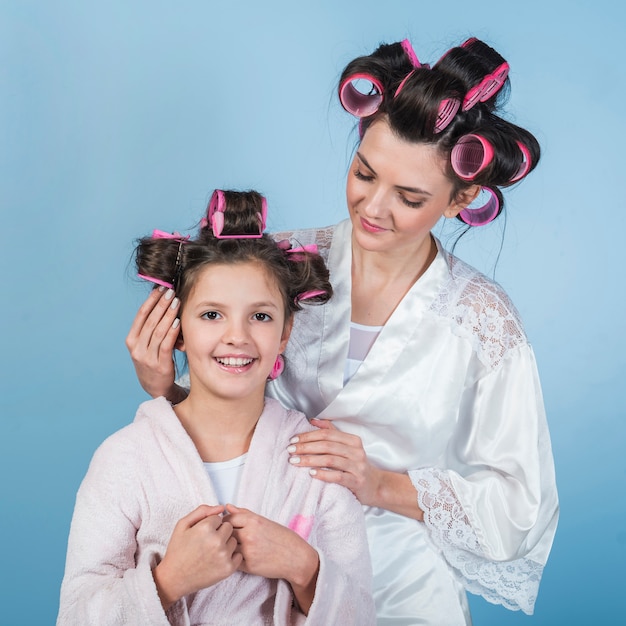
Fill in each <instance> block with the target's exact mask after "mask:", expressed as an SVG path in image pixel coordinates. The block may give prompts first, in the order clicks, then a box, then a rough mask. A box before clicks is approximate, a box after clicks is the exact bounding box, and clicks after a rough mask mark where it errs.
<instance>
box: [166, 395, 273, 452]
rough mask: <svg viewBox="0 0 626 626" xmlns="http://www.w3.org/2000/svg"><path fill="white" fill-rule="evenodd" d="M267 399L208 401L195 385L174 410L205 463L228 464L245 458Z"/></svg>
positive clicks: (217, 399)
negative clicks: (221, 462)
mask: <svg viewBox="0 0 626 626" xmlns="http://www.w3.org/2000/svg"><path fill="white" fill-rule="evenodd" d="M264 402H265V400H264V396H262V395H261V396H260V397H257V396H255V397H250V398H246V399H225V398H216V397H214V396H212V397H207V394H204V393H202V392H200V391H198V390H197V389H196V391H195V393H194V386H193V384H192V385H191V390H190V392H189V395H188V396H187V398H186V399H185V400H183V401H182V402H181V403H180V404H177V405H176V406H175V407H174V412H175V413H176V415H177V417H178V419H179V420H180V422H181V424H182V425H183V427H184V429H185V430H186V431H187V434H188V435H189V437H190V438H191V440H192V441H193V443H194V445H195V446H196V449H197V450H198V453H199V454H200V457H201V458H202V460H203V461H204V462H207V463H212V462H218V461H228V460H229V459H234V458H236V457H238V456H241V455H242V454H245V453H246V452H247V451H248V448H249V447H250V442H251V441H252V436H253V434H254V429H255V428H256V424H257V422H258V421H259V417H260V416H261V413H262V412H263V407H264Z"/></svg>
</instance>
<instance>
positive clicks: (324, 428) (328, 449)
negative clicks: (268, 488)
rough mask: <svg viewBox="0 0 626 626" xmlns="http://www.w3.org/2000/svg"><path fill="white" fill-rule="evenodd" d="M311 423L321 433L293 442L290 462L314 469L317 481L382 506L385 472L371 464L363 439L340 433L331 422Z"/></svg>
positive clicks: (310, 434) (308, 434) (367, 502)
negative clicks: (337, 486) (341, 487)
mask: <svg viewBox="0 0 626 626" xmlns="http://www.w3.org/2000/svg"><path fill="white" fill-rule="evenodd" d="M311 424H313V426H317V427H318V429H319V430H313V431H310V432H307V433H302V434H300V435H298V436H297V437H294V438H293V439H292V441H291V445H290V446H289V447H288V448H287V451H288V452H289V454H290V457H289V462H290V463H292V464H294V465H297V466H299V467H310V468H312V469H311V470H310V473H311V475H312V476H315V478H319V479H320V480H323V481H325V482H327V483H337V484H339V485H343V486H344V487H347V488H348V489H350V491H351V492H352V493H353V494H354V495H355V496H356V497H357V499H358V500H359V502H360V503H361V504H365V505H368V506H380V502H379V500H380V489H381V484H382V481H383V474H384V472H383V471H382V470H380V469H378V468H377V467H375V466H374V465H372V464H371V463H370V462H369V461H368V459H367V455H366V454H365V450H364V449H363V443H362V442H361V438H360V437H357V436H356V435H351V434H349V433H344V432H341V431H340V430H337V429H336V428H335V427H334V426H333V424H332V422H330V421H329V420H320V419H312V420H311ZM296 440H297V441H296Z"/></svg>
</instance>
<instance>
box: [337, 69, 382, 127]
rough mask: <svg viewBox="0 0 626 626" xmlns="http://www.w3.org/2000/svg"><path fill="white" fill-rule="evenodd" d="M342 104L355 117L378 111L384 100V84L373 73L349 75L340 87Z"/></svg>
mask: <svg viewBox="0 0 626 626" xmlns="http://www.w3.org/2000/svg"><path fill="white" fill-rule="evenodd" d="M339 101H340V102H341V106H343V108H344V109H345V110H346V111H347V112H348V113H350V114H351V115H354V116H355V117H360V118H363V117H367V116H368V115H372V114H373V113H376V111H378V109H379V108H380V105H381V104H382V101H383V86H382V84H381V83H380V81H379V80H378V79H377V78H375V77H374V76H372V75H371V74H353V75H352V76H348V77H347V78H346V79H345V80H344V81H343V82H342V83H341V85H340V87H339Z"/></svg>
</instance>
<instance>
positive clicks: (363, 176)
mask: <svg viewBox="0 0 626 626" xmlns="http://www.w3.org/2000/svg"><path fill="white" fill-rule="evenodd" d="M354 176H355V178H358V179H359V180H365V181H370V180H373V179H374V177H373V176H368V175H367V174H364V173H363V172H362V171H361V170H360V169H359V168H358V167H357V168H356V169H355V170H354Z"/></svg>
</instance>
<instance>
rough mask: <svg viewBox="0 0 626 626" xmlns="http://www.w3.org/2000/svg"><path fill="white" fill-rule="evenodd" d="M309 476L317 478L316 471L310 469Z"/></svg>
mask: <svg viewBox="0 0 626 626" xmlns="http://www.w3.org/2000/svg"><path fill="white" fill-rule="evenodd" d="M309 474H311V476H317V470H316V469H310V470H309Z"/></svg>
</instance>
